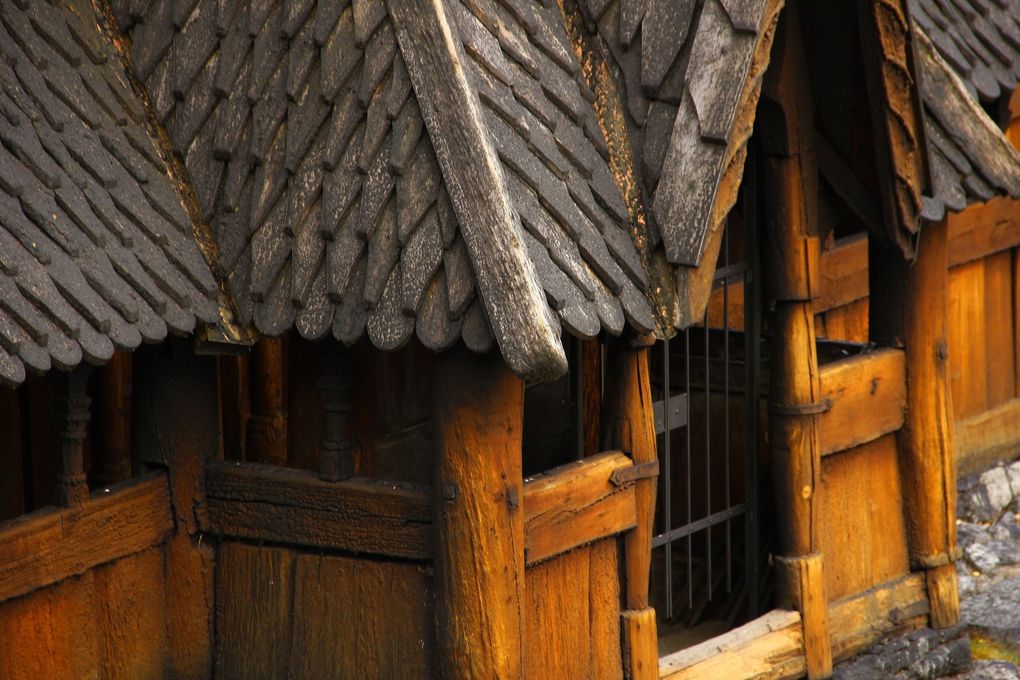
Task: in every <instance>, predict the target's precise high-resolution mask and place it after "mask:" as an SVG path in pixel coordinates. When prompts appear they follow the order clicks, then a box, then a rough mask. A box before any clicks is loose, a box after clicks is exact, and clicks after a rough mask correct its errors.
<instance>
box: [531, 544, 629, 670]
mask: <svg viewBox="0 0 1020 680" xmlns="http://www.w3.org/2000/svg"><path fill="white" fill-rule="evenodd" d="M618 554H619V541H618V540H616V539H606V540H602V541H598V542H597V543H593V544H591V545H589V546H584V547H581V548H578V549H576V550H572V551H570V552H567V553H563V554H562V555H558V556H556V557H555V558H553V559H551V560H547V561H545V562H542V563H541V564H537V565H534V566H531V567H528V569H527V572H526V574H525V586H524V592H525V596H526V599H525V611H524V622H525V638H524V648H525V650H526V651H527V653H526V654H525V655H524V677H525V678H620V679H622V678H623V677H624V676H623V673H624V668H623V661H622V658H621V647H620V632H621V631H620V576H619V567H618V564H617V559H618Z"/></svg>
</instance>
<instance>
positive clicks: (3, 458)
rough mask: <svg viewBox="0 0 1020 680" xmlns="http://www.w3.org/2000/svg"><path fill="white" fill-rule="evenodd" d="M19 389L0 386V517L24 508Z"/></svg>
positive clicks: (19, 512)
mask: <svg viewBox="0 0 1020 680" xmlns="http://www.w3.org/2000/svg"><path fill="white" fill-rule="evenodd" d="M22 392H23V390H13V389H10V388H0V466H2V467H0V469H2V470H4V475H3V476H2V477H0V520H5V519H9V518H12V517H17V516H18V515H20V514H21V513H23V512H25V500H26V499H25V476H24V475H25V469H24V455H25V452H24V450H23V449H22V448H21V447H22V434H21V395H22Z"/></svg>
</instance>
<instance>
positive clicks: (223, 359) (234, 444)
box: [216, 355, 251, 460]
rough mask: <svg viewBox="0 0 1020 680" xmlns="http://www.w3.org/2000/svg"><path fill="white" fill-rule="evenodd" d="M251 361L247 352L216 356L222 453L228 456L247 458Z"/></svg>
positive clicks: (231, 458) (235, 458) (237, 458)
mask: <svg viewBox="0 0 1020 680" xmlns="http://www.w3.org/2000/svg"><path fill="white" fill-rule="evenodd" d="M248 363H249V360H248V357H247V356H246V355H245V356H233V355H223V356H219V357H216V365H217V371H218V374H219V395H220V404H219V408H220V414H221V423H222V425H221V428H220V429H221V431H222V436H223V457H224V458H226V459H227V460H244V459H245V455H244V448H245V441H246V436H247V429H248V416H249V415H250V414H251V395H250V394H249V392H248V371H249V366H248Z"/></svg>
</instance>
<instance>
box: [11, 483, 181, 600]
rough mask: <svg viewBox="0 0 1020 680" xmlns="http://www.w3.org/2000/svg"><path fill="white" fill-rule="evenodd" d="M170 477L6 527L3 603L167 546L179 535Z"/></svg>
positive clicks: (51, 510) (34, 515)
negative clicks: (175, 532) (172, 511)
mask: <svg viewBox="0 0 1020 680" xmlns="http://www.w3.org/2000/svg"><path fill="white" fill-rule="evenodd" d="M173 526H174V523H173V517H172V516H171V514H170V491H169V487H168V486H167V478H166V475H165V474H162V473H160V474H157V475H155V476H153V477H148V478H145V479H139V480H132V481H130V482H125V483H124V484H123V485H122V486H118V487H113V488H112V489H111V491H110V493H109V494H104V495H100V496H98V497H96V496H93V498H92V499H90V500H88V501H86V502H85V504H84V505H83V506H82V507H80V508H77V507H76V508H67V509H57V508H48V509H45V510H40V511H39V512H34V513H31V514H29V515H24V516H22V517H19V518H18V519H15V520H11V521H9V522H5V523H3V524H0V602H3V601H5V600H9V599H11V598H14V597H19V596H21V595H25V594H26V593H30V592H32V591H33V590H37V589H38V588H42V587H44V586H48V585H51V584H53V583H57V582H59V581H62V580H64V579H66V578H69V577H71V576H76V575H78V574H83V573H85V572H86V571H88V570H89V569H92V568H93V567H96V566H99V565H101V564H106V563H107V562H112V561H113V560H116V559H120V558H121V557H126V556H128V555H134V554H135V553H138V552H141V551H142V550H145V549H146V548H149V547H151V546H154V545H158V544H159V543H162V542H163V541H164V540H166V538H167V537H168V536H169V535H170V533H171V532H172V531H173Z"/></svg>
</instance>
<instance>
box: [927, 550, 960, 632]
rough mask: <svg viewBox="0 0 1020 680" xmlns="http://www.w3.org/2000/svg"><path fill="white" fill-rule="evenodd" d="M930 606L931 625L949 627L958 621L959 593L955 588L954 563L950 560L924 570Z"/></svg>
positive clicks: (933, 626)
mask: <svg viewBox="0 0 1020 680" xmlns="http://www.w3.org/2000/svg"><path fill="white" fill-rule="evenodd" d="M924 580H925V585H926V586H927V587H928V603H929V605H930V606H931V627H932V628H949V627H950V626H955V625H956V624H957V623H959V622H960V593H959V591H958V590H957V580H956V565H955V564H954V563H952V562H950V563H949V564H943V565H942V566H940V567H934V568H932V569H928V570H926V571H925V572H924Z"/></svg>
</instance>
